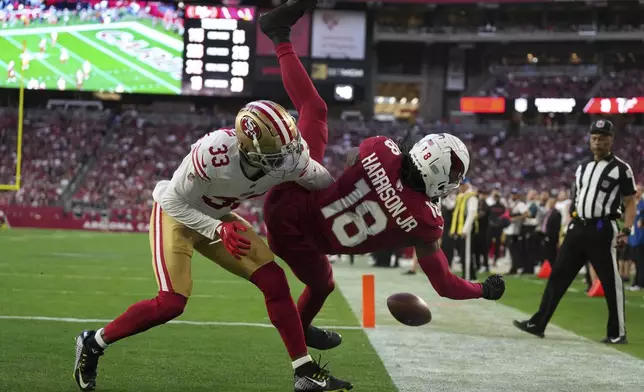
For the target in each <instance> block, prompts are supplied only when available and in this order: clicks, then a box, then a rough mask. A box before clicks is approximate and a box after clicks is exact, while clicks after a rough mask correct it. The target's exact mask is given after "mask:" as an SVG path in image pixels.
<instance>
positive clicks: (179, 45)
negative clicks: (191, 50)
mask: <svg viewBox="0 0 644 392" xmlns="http://www.w3.org/2000/svg"><path fill="white" fill-rule="evenodd" d="M130 29H132V30H134V31H136V32H137V33H139V34H142V35H143V36H145V37H146V38H150V39H153V40H155V41H157V42H159V43H162V44H164V45H165V46H167V47H168V48H172V49H174V50H176V51H178V52H183V41H181V40H178V39H176V38H172V37H170V36H169V35H167V34H163V33H162V32H160V31H158V30H155V29H153V28H151V27H148V26H146V25H143V24H141V23H137V22H132V26H131V27H130Z"/></svg>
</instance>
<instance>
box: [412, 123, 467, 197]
mask: <svg viewBox="0 0 644 392" xmlns="http://www.w3.org/2000/svg"><path fill="white" fill-rule="evenodd" d="M409 156H410V157H411V159H412V161H413V162H414V165H416V168H418V170H419V171H420V174H421V175H422V176H423V181H424V182H425V194H427V196H429V197H430V198H435V197H443V196H446V195H447V194H449V193H450V192H452V191H453V190H455V189H456V188H458V186H459V185H460V184H461V180H463V177H465V174H467V169H468V168H469V167H470V153H469V152H468V151H467V147H465V144H464V143H463V142H462V141H461V139H459V138H457V137H456V136H454V135H450V134H448V133H439V134H430V135H427V136H425V137H424V138H422V139H421V140H420V141H419V142H418V143H416V144H414V146H413V147H412V148H411V150H409Z"/></svg>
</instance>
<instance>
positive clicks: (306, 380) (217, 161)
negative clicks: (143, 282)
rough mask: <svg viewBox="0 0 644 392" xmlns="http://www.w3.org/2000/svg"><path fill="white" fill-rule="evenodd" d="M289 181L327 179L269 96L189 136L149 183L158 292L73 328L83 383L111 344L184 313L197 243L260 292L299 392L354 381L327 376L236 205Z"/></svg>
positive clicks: (270, 260) (282, 278) (84, 386)
mask: <svg viewBox="0 0 644 392" xmlns="http://www.w3.org/2000/svg"><path fill="white" fill-rule="evenodd" d="M286 181H295V182H297V183H299V184H301V185H303V186H304V187H307V188H309V189H319V188H323V187H326V186H328V185H329V184H330V183H331V182H332V181H333V179H332V177H331V175H330V174H329V173H328V171H326V169H324V167H322V166H321V165H320V164H319V163H318V162H316V161H314V160H311V159H310V156H309V150H308V146H307V144H306V142H305V141H304V140H303V139H302V137H301V134H300V131H299V129H298V127H297V126H296V124H295V120H294V119H293V117H292V116H291V115H290V114H289V113H288V112H287V111H286V110H285V109H284V108H283V107H281V106H280V105H278V104H276V103H274V102H270V101H255V102H251V103H249V104H247V105H246V106H244V107H243V108H242V109H241V110H240V112H239V114H238V115H237V118H236V122H235V129H220V130H217V131H214V132H211V133H209V134H207V135H206V136H204V137H203V138H201V139H200V140H198V141H197V142H196V143H195V144H193V145H192V149H191V151H190V153H189V154H188V155H186V157H185V158H184V160H183V162H182V163H181V165H180V166H179V168H178V169H177V170H176V171H175V173H174V175H173V177H172V179H171V180H169V181H161V182H159V183H158V184H157V186H156V188H155V189H154V192H153V198H154V206H153V213H152V217H151V223H150V245H151V250H152V255H153V259H152V264H153V266H154V271H155V274H156V278H157V283H158V286H159V292H158V295H157V296H156V297H155V298H153V299H149V300H144V301H141V302H138V303H136V304H134V305H132V306H130V308H128V309H127V311H126V312H125V313H123V314H122V315H121V316H119V317H118V318H116V319H115V320H114V321H112V322H110V323H109V324H107V325H106V326H105V327H104V328H100V329H99V330H98V331H84V332H82V333H81V334H80V335H79V336H78V337H77V339H76V363H75V367H74V378H75V380H76V383H77V384H78V386H79V387H80V388H81V390H83V391H88V390H93V389H94V388H95V386H96V374H97V365H98V359H99V357H100V356H101V355H103V352H104V350H105V349H106V348H107V347H108V345H109V344H112V343H114V342H116V341H118V340H121V339H123V338H126V337H128V336H132V335H135V334H137V333H140V332H143V331H145V330H147V329H149V328H152V327H155V326H157V325H161V324H164V323H166V322H168V321H170V320H172V319H174V318H176V317H178V316H179V315H181V314H182V313H183V310H184V308H185V306H186V303H187V301H188V298H189V297H190V294H191V292H192V277H191V273H190V263H191V258H192V255H193V252H194V251H195V250H196V251H197V252H199V253H201V254H202V255H204V256H205V257H207V258H208V259H210V260H212V261H214V262H215V263H217V264H219V265H220V266H222V267H223V268H225V269H227V270H228V271H230V272H232V273H234V274H236V275H239V276H240V277H242V278H244V279H247V280H249V281H250V282H252V283H253V284H255V285H256V286H257V287H258V288H259V289H260V290H261V291H262V293H263V294H264V297H265V300H266V307H267V310H268V315H269V318H270V320H271V322H272V323H273V325H274V326H275V328H277V330H278V331H279V333H280V335H281V337H282V340H283V341H284V344H285V346H286V348H287V350H288V352H289V355H290V357H291V359H292V361H293V369H294V370H295V377H294V385H295V387H294V388H295V391H296V392H300V391H329V390H331V389H328V388H327V386H331V385H337V383H342V385H348V386H349V388H347V389H350V385H351V384H349V383H345V382H343V381H341V380H338V379H336V378H334V377H333V376H331V375H330V373H329V372H328V370H326V369H323V368H321V367H320V366H319V364H318V363H316V362H315V361H314V360H313V359H312V358H311V356H310V355H309V354H308V349H307V338H306V337H305V333H304V330H303V327H302V323H301V320H300V315H299V313H298V311H297V308H296V306H295V303H294V302H293V299H292V298H291V293H290V290H289V286H288V283H287V280H286V275H285V274H284V271H283V270H282V268H280V267H279V266H278V265H277V264H276V263H275V261H274V255H273V253H272V252H271V250H270V249H269V247H268V246H267V245H266V244H265V242H264V241H263V240H262V239H261V238H260V237H259V236H258V235H257V234H256V233H255V232H254V231H253V228H252V226H251V225H250V224H249V223H248V222H246V221H245V220H244V219H242V218H241V217H239V216H238V215H236V214H235V213H233V212H232V211H233V210H234V209H235V208H236V207H237V206H238V205H239V203H240V202H241V201H243V200H246V199H250V198H253V197H257V196H259V195H262V194H264V193H266V192H267V191H268V190H269V189H270V188H271V187H273V186H274V185H277V184H280V183H283V182H286ZM301 385H306V386H307V388H306V389H302V387H301ZM311 386H312V387H311ZM333 390H338V391H339V390H344V389H333Z"/></svg>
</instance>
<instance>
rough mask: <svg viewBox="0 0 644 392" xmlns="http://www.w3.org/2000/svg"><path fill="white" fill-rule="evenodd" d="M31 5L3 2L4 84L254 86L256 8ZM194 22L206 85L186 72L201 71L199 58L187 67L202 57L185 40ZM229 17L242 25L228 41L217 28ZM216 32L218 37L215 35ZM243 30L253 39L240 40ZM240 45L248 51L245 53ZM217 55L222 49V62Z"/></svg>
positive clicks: (241, 90) (207, 89) (117, 88)
mask: <svg viewBox="0 0 644 392" xmlns="http://www.w3.org/2000/svg"><path fill="white" fill-rule="evenodd" d="M20 3H23V2H20ZM28 4H29V5H26V4H18V5H16V3H13V2H0V24H1V25H0V66H2V67H3V68H4V69H5V71H6V73H5V75H3V76H4V77H2V78H1V79H0V87H5V88H18V87H20V84H21V80H22V79H24V84H25V88H26V89H47V90H67V91H69V90H82V91H101V92H117V93H149V94H205V95H222V96H229V95H245V94H248V93H249V92H250V91H249V87H250V83H248V82H247V81H246V77H245V76H244V74H245V75H249V74H251V72H250V71H251V70H250V68H251V67H252V65H251V64H250V62H249V61H248V60H250V59H249V57H250V55H251V54H253V53H254V51H255V47H254V35H255V9H254V8H243V9H237V8H235V9H232V10H231V9H229V8H230V7H195V6H192V5H191V6H188V5H186V8H185V10H184V8H183V3H181V2H177V3H170V2H158V1H127V0H79V1H69V0H67V1H63V0H43V1H38V0H31V2H29V3H28ZM184 11H185V12H184ZM188 11H189V12H188ZM233 11H234V12H233ZM188 14H190V17H188ZM226 19H228V21H227V22H225V21H223V22H221V20H226ZM195 23H197V24H201V26H199V27H201V28H203V30H204V34H203V35H204V40H203V42H202V43H201V45H202V46H203V47H202V52H203V53H204V54H205V56H204V58H203V59H201V61H202V62H203V74H202V76H203V84H202V88H201V89H199V88H196V87H197V86H198V85H197V83H196V82H194V80H193V81H192V82H191V83H190V77H191V76H194V74H190V75H188V74H187V73H186V71H189V72H194V71H195V70H196V69H197V66H196V65H195V64H194V63H193V62H190V63H189V64H190V67H187V63H186V60H197V61H198V60H199V58H198V56H197V55H196V54H198V53H199V50H198V49H195V45H190V46H189V47H188V48H189V49H190V50H189V51H186V49H187V47H186V45H185V44H184V42H185V43H189V42H192V41H189V39H190V37H189V36H188V30H189V29H186V28H185V27H184V26H185V25H188V26H190V27H191V28H192V27H195ZM226 23H228V24H229V25H230V26H232V24H235V26H236V27H237V28H236V29H234V30H229V31H228V33H229V34H227V37H228V39H227V40H225V39H223V34H217V31H218V30H217V28H218V26H219V25H225V24H226ZM213 27H214V29H213ZM213 31H214V33H215V34H217V35H218V39H217V40H213V39H211V34H212V33H213ZM239 31H241V33H240V32H239ZM184 35H185V37H184ZM240 35H243V36H244V37H249V39H248V40H244V41H243V43H242V44H240V45H237V44H235V42H241V38H240ZM192 36H193V37H195V33H194V31H193V33H192ZM192 43H196V42H192ZM209 46H213V47H214V49H213V48H210V47H209ZM236 46H245V47H246V48H247V49H241V52H240V49H236V48H235V47H236ZM221 48H226V49H228V52H227V53H228V55H223V50H222V49H221ZM188 52H189V53H188ZM210 53H216V56H217V61H214V57H211V56H209V54H210ZM186 55H190V56H191V57H190V58H187V57H186ZM235 58H245V60H243V61H245V62H246V65H245V66H244V65H242V66H241V67H242V68H239V67H240V66H239V65H235V64H234V63H235V61H234V60H233V59H235ZM211 60H213V61H212V62H213V64H210V61H211ZM226 65H227V67H228V70H227V71H226V72H224V68H226ZM233 68H234V69H233ZM239 79H241V83H240V81H239ZM222 80H227V84H225V83H223V82H222Z"/></svg>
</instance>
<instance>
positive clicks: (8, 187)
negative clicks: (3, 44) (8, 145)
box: [0, 42, 26, 191]
mask: <svg viewBox="0 0 644 392" xmlns="http://www.w3.org/2000/svg"><path fill="white" fill-rule="evenodd" d="M23 45H24V46H25V47H26V42H25V43H23ZM19 96H20V98H19V99H18V134H17V135H16V180H15V183H14V184H0V191H18V190H20V169H21V167H22V120H23V115H24V106H25V76H24V75H23V74H21V75H20V93H19Z"/></svg>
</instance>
